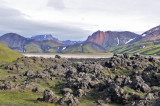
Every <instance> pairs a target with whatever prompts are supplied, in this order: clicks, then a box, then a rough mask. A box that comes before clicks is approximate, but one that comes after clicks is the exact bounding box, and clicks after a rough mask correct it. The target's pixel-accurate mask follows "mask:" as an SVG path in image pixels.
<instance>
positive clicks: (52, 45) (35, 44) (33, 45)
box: [24, 41, 63, 53]
mask: <svg viewBox="0 0 160 106" xmlns="http://www.w3.org/2000/svg"><path fill="white" fill-rule="evenodd" d="M59 46H63V44H61V43H58V42H55V41H32V42H29V43H28V44H26V45H25V47H24V48H25V50H26V53H42V52H44V53H57V52H58V47H59Z"/></svg>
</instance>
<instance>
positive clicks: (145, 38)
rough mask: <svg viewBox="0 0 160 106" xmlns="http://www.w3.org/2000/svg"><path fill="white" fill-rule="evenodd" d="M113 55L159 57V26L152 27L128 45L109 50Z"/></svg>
mask: <svg viewBox="0 0 160 106" xmlns="http://www.w3.org/2000/svg"><path fill="white" fill-rule="evenodd" d="M110 52H114V53H119V54H123V53H129V54H133V53H139V54H144V55H160V26H157V27H154V28H152V29H150V30H148V31H146V32H144V33H143V34H142V35H141V36H139V37H137V38H136V39H134V40H133V41H131V42H130V43H128V44H127V45H124V46H120V47H117V48H114V49H112V50H110Z"/></svg>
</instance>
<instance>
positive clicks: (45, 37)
mask: <svg viewBox="0 0 160 106" xmlns="http://www.w3.org/2000/svg"><path fill="white" fill-rule="evenodd" d="M31 39H37V40H53V41H56V42H61V41H60V40H58V39H57V38H55V37H53V36H52V35H51V34H48V35H36V36H32V37H31Z"/></svg>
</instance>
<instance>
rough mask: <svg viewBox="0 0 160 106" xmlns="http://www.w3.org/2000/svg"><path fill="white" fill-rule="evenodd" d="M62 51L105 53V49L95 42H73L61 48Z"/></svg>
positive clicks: (71, 52)
mask: <svg viewBox="0 0 160 106" xmlns="http://www.w3.org/2000/svg"><path fill="white" fill-rule="evenodd" d="M62 53H70V54H74V53H91V54H95V53H105V49H104V48H102V47H100V46H99V45H97V44H94V43H89V42H87V43H83V44H75V45H71V46H68V47H67V48H66V49H65V50H62Z"/></svg>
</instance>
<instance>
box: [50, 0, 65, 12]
mask: <svg viewBox="0 0 160 106" xmlns="http://www.w3.org/2000/svg"><path fill="white" fill-rule="evenodd" d="M47 6H49V7H52V8H54V9H57V10H63V9H65V5H64V3H63V0H49V1H48V3H47Z"/></svg>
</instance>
